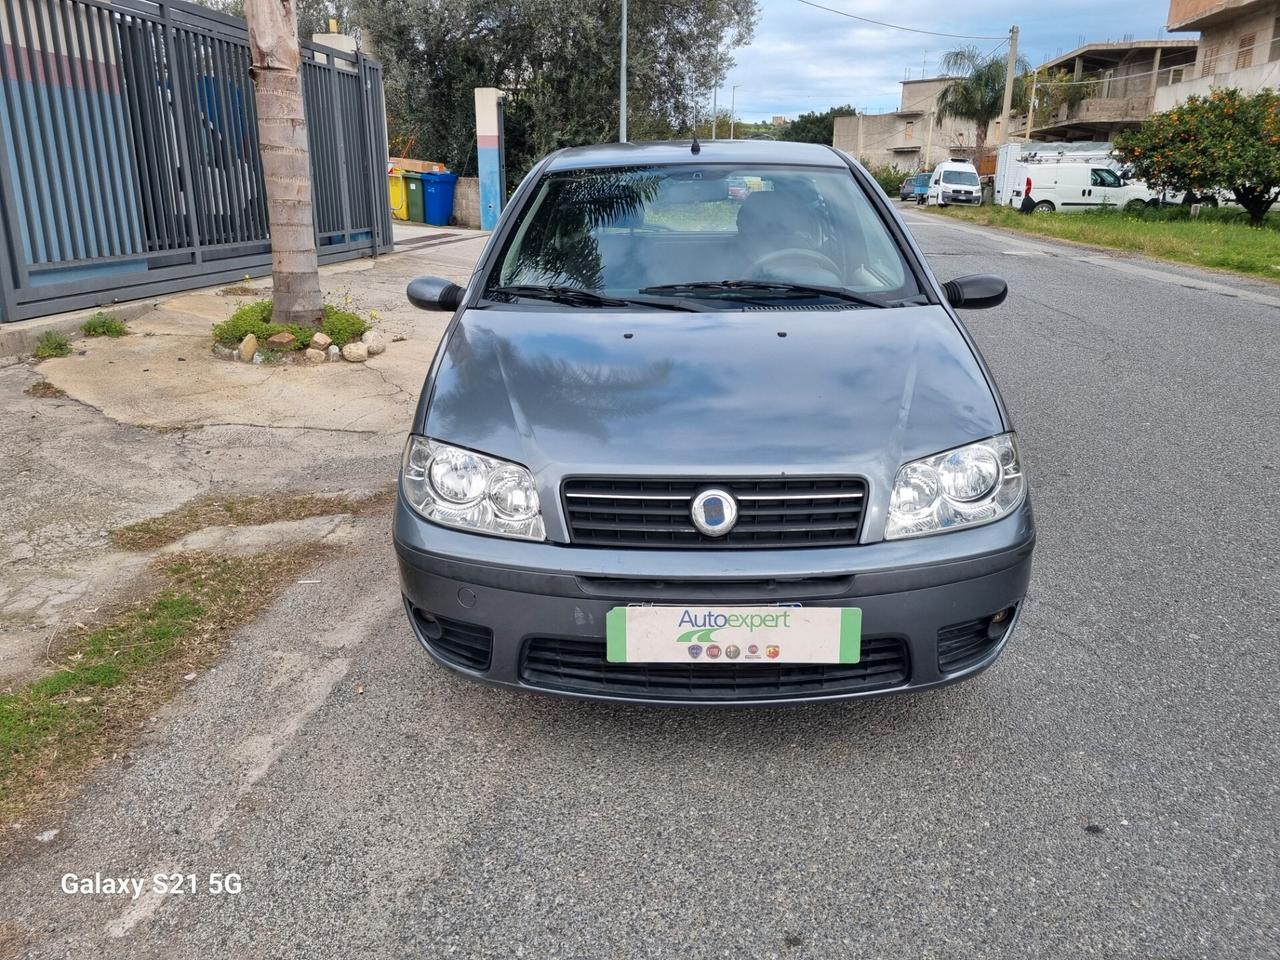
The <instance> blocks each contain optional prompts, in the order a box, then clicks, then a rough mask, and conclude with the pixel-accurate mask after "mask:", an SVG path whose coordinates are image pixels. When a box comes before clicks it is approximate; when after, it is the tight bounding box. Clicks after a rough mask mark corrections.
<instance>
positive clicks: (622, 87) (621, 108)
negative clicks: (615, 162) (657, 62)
mask: <svg viewBox="0 0 1280 960" xmlns="http://www.w3.org/2000/svg"><path fill="white" fill-rule="evenodd" d="M618 142H619V143H626V142H627V0H622V66H621V68H620V69H619V71H618Z"/></svg>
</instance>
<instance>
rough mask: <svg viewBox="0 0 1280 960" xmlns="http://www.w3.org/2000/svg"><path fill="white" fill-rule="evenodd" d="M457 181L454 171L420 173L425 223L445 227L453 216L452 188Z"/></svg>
mask: <svg viewBox="0 0 1280 960" xmlns="http://www.w3.org/2000/svg"><path fill="white" fill-rule="evenodd" d="M457 182H458V175H457V174H456V173H424V174H423V175H422V190H423V194H424V196H423V201H424V204H423V205H424V206H425V207H426V211H425V212H426V217H427V223H429V224H431V225H432V226H433V227H447V226H448V225H449V221H450V220H451V219H452V218H453V188H454V186H455V185H456V184H457Z"/></svg>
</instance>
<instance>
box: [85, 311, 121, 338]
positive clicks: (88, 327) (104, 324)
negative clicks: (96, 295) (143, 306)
mask: <svg viewBox="0 0 1280 960" xmlns="http://www.w3.org/2000/svg"><path fill="white" fill-rule="evenodd" d="M80 332H81V333H83V334H84V335H85V336H86V337H123V336H124V335H125V334H126V333H128V332H129V328H128V327H126V326H125V325H124V321H123V320H121V319H120V318H119V317H117V316H116V315H115V314H114V313H104V312H103V311H101V310H99V311H98V312H97V313H95V314H94V315H93V316H92V317H90V318H89V319H88V320H86V321H85V322H84V323H82V324H81V325H80Z"/></svg>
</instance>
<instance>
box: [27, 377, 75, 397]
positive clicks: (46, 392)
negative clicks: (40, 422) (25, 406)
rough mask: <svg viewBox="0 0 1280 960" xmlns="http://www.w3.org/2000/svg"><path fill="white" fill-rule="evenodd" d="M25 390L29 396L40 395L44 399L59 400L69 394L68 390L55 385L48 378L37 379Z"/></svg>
mask: <svg viewBox="0 0 1280 960" xmlns="http://www.w3.org/2000/svg"><path fill="white" fill-rule="evenodd" d="M23 392H24V393H26V395H27V396H28V397H39V398H40V399H42V400H58V399H61V398H62V397H65V396H66V395H67V391H65V390H63V389H62V388H61V387H55V386H54V385H53V384H52V383H50V382H49V381H48V380H37V381H36V382H35V383H33V384H31V386H29V387H27V389H26V390H24V391H23Z"/></svg>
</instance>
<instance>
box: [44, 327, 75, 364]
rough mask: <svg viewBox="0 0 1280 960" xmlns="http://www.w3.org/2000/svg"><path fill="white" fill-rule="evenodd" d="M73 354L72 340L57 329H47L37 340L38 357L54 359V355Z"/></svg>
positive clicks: (64, 355) (66, 355) (67, 355)
mask: <svg viewBox="0 0 1280 960" xmlns="http://www.w3.org/2000/svg"><path fill="white" fill-rule="evenodd" d="M69 356H71V341H70V340H68V339H67V335H66V334H65V333H59V332H58V331H57V330H46V331H45V332H44V333H42V334H40V339H39V340H37V341H36V359H37V360H52V359H53V358H54V357H69Z"/></svg>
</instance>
